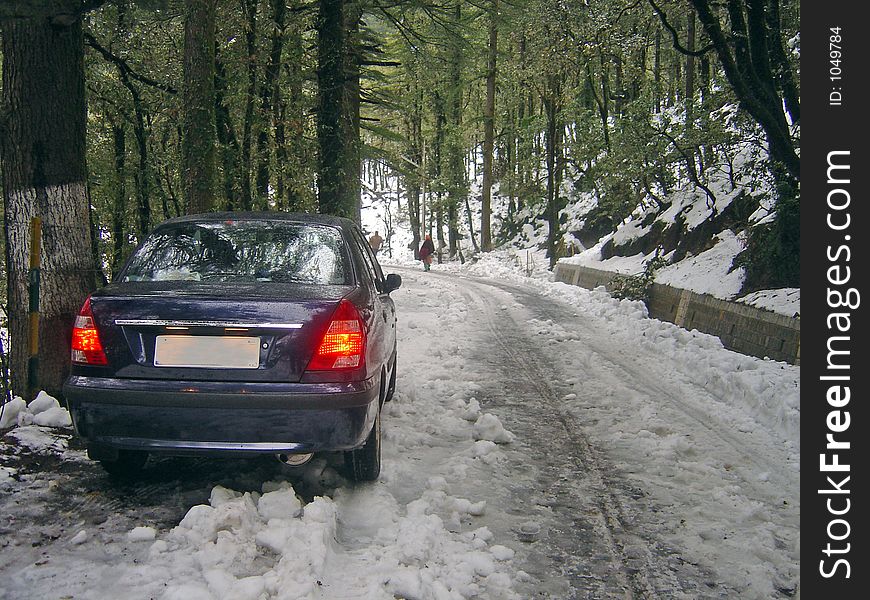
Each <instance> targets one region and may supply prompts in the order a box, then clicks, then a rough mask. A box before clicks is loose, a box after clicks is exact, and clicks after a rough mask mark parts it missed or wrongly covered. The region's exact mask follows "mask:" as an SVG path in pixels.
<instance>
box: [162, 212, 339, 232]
mask: <svg viewBox="0 0 870 600" xmlns="http://www.w3.org/2000/svg"><path fill="white" fill-rule="evenodd" d="M214 221H296V222H302V223H315V224H319V225H332V226H334V227H342V228H350V227H353V226H354V224H355V223H354V222H353V221H352V220H350V219H347V218H344V217H336V216H334V215H322V214H317V213H290V212H280V211H229V212H210V213H199V214H194V215H182V216H180V217H174V218H172V219H168V220H166V221H163V222H162V223H160V224H159V225H158V227H162V226H163V225H174V224H176V223H202V222H214Z"/></svg>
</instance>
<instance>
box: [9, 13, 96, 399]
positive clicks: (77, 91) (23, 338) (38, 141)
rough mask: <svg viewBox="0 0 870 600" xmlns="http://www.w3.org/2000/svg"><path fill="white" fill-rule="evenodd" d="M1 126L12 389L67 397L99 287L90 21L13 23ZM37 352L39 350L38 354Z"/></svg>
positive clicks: (25, 392)
mask: <svg viewBox="0 0 870 600" xmlns="http://www.w3.org/2000/svg"><path fill="white" fill-rule="evenodd" d="M2 51H3V96H2V102H3V104H2V111H0V112H2V114H4V115H5V116H6V119H5V123H4V126H3V127H2V129H0V156H2V159H3V160H2V172H3V199H4V207H5V229H6V273H7V286H8V287H7V293H8V306H9V336H10V345H9V346H10V347H9V359H10V370H11V378H12V387H13V389H14V390H15V393H17V394H20V395H22V396H24V397H25V398H27V399H30V398H32V397H33V396H34V395H35V394H36V392H37V391H39V389H40V388H41V389H44V390H45V391H47V392H48V393H50V394H52V395H57V396H60V394H61V386H62V384H63V382H64V380H65V379H66V377H67V375H68V373H69V364H70V363H69V356H70V354H69V348H70V346H69V344H70V337H71V332H72V324H73V321H74V319H75V316H76V314H78V311H79V309H80V307H81V305H82V302H83V301H84V299H85V297H86V296H87V294H88V293H89V292H90V291H91V290H93V289H94V287H95V283H96V278H95V272H94V257H93V254H92V252H93V248H92V245H91V232H90V222H91V220H90V214H89V213H90V202H89V198H88V193H87V187H86V184H85V182H86V179H87V167H86V161H85V135H86V116H87V108H86V103H85V79H84V45H83V37H82V24H81V21H80V20H78V19H76V20H74V21H73V22H72V23H70V22H69V21H68V20H63V21H61V20H55V21H54V22H52V21H51V20H50V19H38V20H37V19H33V20H30V19H19V20H10V21H7V22H5V23H4V24H3V43H2ZM34 217H40V218H41V220H42V232H43V233H42V264H41V277H40V302H39V340H38V344H39V345H38V362H39V367H38V371H37V374H38V381H37V382H36V386H37V387H36V389H28V385H27V383H28V358H29V356H30V353H31V350H32V349H31V348H30V336H29V319H28V299H29V294H28V269H29V256H30V248H31V243H30V240H31V220H32V219H33V218H34ZM34 350H35V349H34Z"/></svg>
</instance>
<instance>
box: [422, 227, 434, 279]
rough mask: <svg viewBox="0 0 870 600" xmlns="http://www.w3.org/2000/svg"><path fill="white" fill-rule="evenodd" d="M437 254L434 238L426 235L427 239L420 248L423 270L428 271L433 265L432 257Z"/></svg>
mask: <svg viewBox="0 0 870 600" xmlns="http://www.w3.org/2000/svg"><path fill="white" fill-rule="evenodd" d="M434 253H435V244H433V243H432V236H431V235H429V234H428V233H427V234H426V239H425V240H423V244H422V245H421V246H420V260H422V261H423V270H424V271H428V270H429V265H431V264H432V255H433V254H434Z"/></svg>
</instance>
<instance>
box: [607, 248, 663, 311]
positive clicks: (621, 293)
mask: <svg viewBox="0 0 870 600" xmlns="http://www.w3.org/2000/svg"><path fill="white" fill-rule="evenodd" d="M667 264H668V261H667V260H665V259H664V258H663V257H661V256H659V253H658V251H657V252H656V254H655V256H653V258H651V259H649V260H648V261H646V262H645V263H644V266H643V273H641V274H639V275H629V276H624V275H619V276H617V277H616V278H614V280H613V281H612V282H611V286H612V287H611V289H610V294H611V295H612V296H613V297H614V298H619V299H620V300H640V301H641V302H643V303H644V304H646V303H648V302H649V293H650V289H651V288H652V284H653V282H654V281H655V278H656V271H658V270H659V269H661V268H662V267H664V266H667Z"/></svg>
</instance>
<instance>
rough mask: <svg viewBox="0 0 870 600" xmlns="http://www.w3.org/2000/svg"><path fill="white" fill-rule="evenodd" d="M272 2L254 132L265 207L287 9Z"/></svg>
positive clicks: (259, 187)
mask: <svg viewBox="0 0 870 600" xmlns="http://www.w3.org/2000/svg"><path fill="white" fill-rule="evenodd" d="M271 5H272V35H271V42H272V47H271V50H270V52H269V63H268V64H267V65H266V72H265V77H264V80H263V85H262V87H261V88H260V111H261V117H262V121H263V123H262V126H261V127H260V130H259V133H258V135H257V195H258V196H259V197H260V200H261V203H262V207H263V208H264V209H268V208H269V183H270V179H271V177H270V168H269V165H270V163H271V151H270V147H269V130H270V129H272V130H274V126H273V124H274V123H276V122H277V121H278V118H277V115H276V112H277V110H278V106H279V104H278V101H279V99H280V92H279V89H278V79H279V78H278V75H279V69H280V68H281V54H282V52H283V49H284V17H285V15H286V13H287V4H286V2H285V0H271ZM282 191H283V190H282ZM276 197H278V198H280V195H276Z"/></svg>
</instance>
